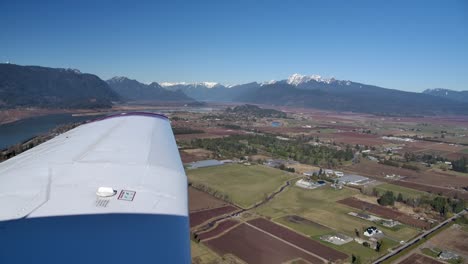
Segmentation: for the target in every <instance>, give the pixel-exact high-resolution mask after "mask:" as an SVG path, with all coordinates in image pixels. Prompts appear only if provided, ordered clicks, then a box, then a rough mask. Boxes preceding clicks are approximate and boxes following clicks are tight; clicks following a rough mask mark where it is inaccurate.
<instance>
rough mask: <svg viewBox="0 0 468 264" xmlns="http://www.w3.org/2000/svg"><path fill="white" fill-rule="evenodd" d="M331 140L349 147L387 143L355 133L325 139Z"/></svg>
mask: <svg viewBox="0 0 468 264" xmlns="http://www.w3.org/2000/svg"><path fill="white" fill-rule="evenodd" d="M328 137H330V138H332V139H333V140H334V141H335V142H337V143H345V144H350V145H356V144H359V145H366V146H380V145H383V144H386V143H387V142H386V141H385V140H383V139H381V138H380V137H379V136H376V135H371V134H362V133H357V132H341V133H333V134H330V135H327V138H328Z"/></svg>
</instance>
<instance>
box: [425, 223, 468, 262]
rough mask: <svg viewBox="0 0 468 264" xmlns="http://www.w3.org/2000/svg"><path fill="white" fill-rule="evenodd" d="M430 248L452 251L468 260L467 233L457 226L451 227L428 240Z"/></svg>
mask: <svg viewBox="0 0 468 264" xmlns="http://www.w3.org/2000/svg"><path fill="white" fill-rule="evenodd" d="M429 243H430V244H431V246H435V247H437V248H441V249H447V250H450V251H453V252H455V253H457V254H459V255H461V256H462V257H464V258H465V259H468V232H466V231H465V230H463V229H462V227H461V226H459V225H452V226H451V227H450V228H448V229H446V230H444V231H443V232H441V233H439V234H437V235H436V236H434V237H432V238H431V239H430V240H429Z"/></svg>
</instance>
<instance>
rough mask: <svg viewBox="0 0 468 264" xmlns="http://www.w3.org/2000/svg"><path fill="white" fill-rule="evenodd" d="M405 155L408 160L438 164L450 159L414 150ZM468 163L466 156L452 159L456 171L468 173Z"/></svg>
mask: <svg viewBox="0 0 468 264" xmlns="http://www.w3.org/2000/svg"><path fill="white" fill-rule="evenodd" d="M403 157H404V158H405V160H406V161H407V162H410V161H417V162H424V163H427V164H436V163H439V162H446V161H449V160H448V159H447V158H444V157H441V156H437V155H432V154H422V155H416V154H414V153H412V152H405V154H404V155H403ZM387 165H390V164H387ZM467 165H468V160H467V158H466V157H461V158H460V159H458V160H454V161H452V169H453V170H454V171H458V172H464V173H468V168H467ZM403 166H405V165H403ZM403 166H402V167H403ZM406 166H408V165H406ZM409 166H411V165H409ZM414 167H416V166H414ZM409 169H413V168H409Z"/></svg>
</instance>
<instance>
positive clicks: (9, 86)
mask: <svg viewBox="0 0 468 264" xmlns="http://www.w3.org/2000/svg"><path fill="white" fill-rule="evenodd" d="M119 100H120V97H119V95H118V94H117V93H115V92H114V91H113V90H112V89H111V88H110V87H109V86H108V85H107V83H106V82H104V81H103V80H101V79H100V78H99V77H97V76H96V75H92V74H87V73H81V72H80V71H78V70H74V69H60V68H47V67H40V66H20V65H16V64H0V108H14V107H45V108H107V107H111V106H112V103H113V102H114V101H119Z"/></svg>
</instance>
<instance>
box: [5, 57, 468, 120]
mask: <svg viewBox="0 0 468 264" xmlns="http://www.w3.org/2000/svg"><path fill="white" fill-rule="evenodd" d="M195 100H196V101H195ZM119 101H135V102H140V103H145V102H150V101H155V102H188V103H189V104H193V103H199V102H209V101H214V102H238V103H251V104H270V105H278V106H293V107H311V108H317V109H326V110H336V111H353V112H363V113H372V114H383V115H433V114H464V115H466V114H468V91H462V92H457V91H452V90H448V89H440V88H439V89H428V90H425V91H424V92H423V93H414V92H405V91H400V90H395V89H387V88H382V87H378V86H373V85H367V84H362V83H357V82H352V81H346V80H337V79H334V78H323V77H321V76H319V75H310V76H307V75H300V74H293V75H291V76H290V77H289V78H287V79H285V80H280V81H269V82H264V83H258V82H251V83H246V84H241V85H235V86H228V87H226V86H224V85H222V84H219V83H215V82H201V83H193V84H191V83H163V85H159V84H158V83H156V82H153V83H151V84H144V83H140V82H138V81H136V80H131V79H129V78H126V77H114V78H112V79H110V80H108V81H107V82H106V81H103V80H101V79H100V78H99V77H97V76H95V75H92V74H86V73H81V72H80V71H78V70H73V69H54V68H47V67H39V66H19V65H14V64H0V108H15V107H31V106H34V107H47V108H102V107H111V106H112V105H113V103H114V102H119ZM197 101H198V102H197Z"/></svg>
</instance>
